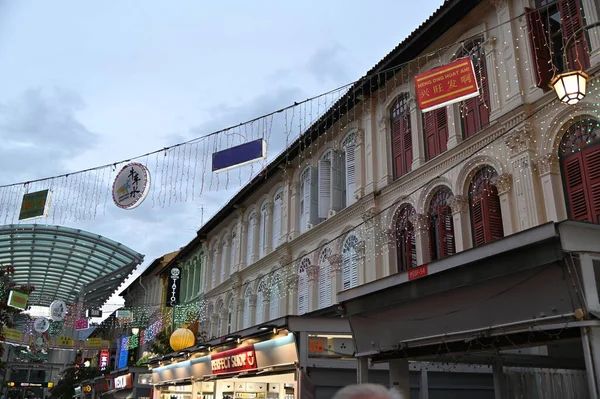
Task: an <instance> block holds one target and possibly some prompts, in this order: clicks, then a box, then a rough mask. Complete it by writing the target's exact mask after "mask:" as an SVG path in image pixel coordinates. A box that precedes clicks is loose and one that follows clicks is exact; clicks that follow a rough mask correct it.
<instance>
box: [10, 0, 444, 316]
mask: <svg viewBox="0 0 600 399" xmlns="http://www.w3.org/2000/svg"><path fill="white" fill-rule="evenodd" d="M441 3H442V0H423V1H420V2H417V3H412V2H407V1H397V0H379V1H377V2H375V3H372V4H368V3H367V2H365V1H358V0H343V1H342V0H328V1H314V0H306V1H303V2H294V3H288V2H281V1H259V2H245V1H234V2H223V3H221V4H219V2H216V1H215V2H208V1H198V0H176V1H157V0H143V1H142V0H140V1H134V0H104V1H80V0H72V1H61V0H53V1H41V0H39V1H33V0H30V1H28V0H18V1H14V0H0V143H1V144H0V184H9V183H13V182H20V181H28V180H33V179H37V178H42V177H47V176H49V175H52V174H58V173H68V172H73V171H76V170H80V169H84V168H89V167H93V166H96V165H101V164H108V163H112V162H115V161H120V160H123V159H127V158H130V157H132V156H135V155H139V154H142V153H146V152H150V151H153V150H156V149H160V148H163V147H165V146H168V145H172V144H175V143H177V142H179V141H181V140H185V139H189V138H192V137H196V136H200V135H203V134H206V133H209V132H211V131H214V130H219V129H221V128H225V127H227V126H231V125H235V124H238V123H240V122H243V121H245V120H247V119H250V118H254V117H256V116H259V115H261V114H264V113H267V112H270V111H274V110H276V109H279V108H282V107H284V106H288V105H291V104H292V103H294V102H295V101H302V100H304V99H306V98H308V97H313V96H316V95H318V94H320V93H322V92H326V91H329V90H331V89H334V88H336V87H339V86H342V85H344V84H347V83H350V82H352V81H354V80H356V79H358V78H360V77H361V76H363V75H364V74H365V73H366V71H367V70H368V69H370V68H371V67H372V66H373V65H375V63H377V62H378V61H379V60H380V59H382V58H383V57H384V56H385V55H386V54H387V53H388V52H389V51H391V50H392V48H393V47H395V46H396V45H397V44H398V43H399V42H400V41H402V40H403V39H404V38H405V37H406V36H407V35H408V34H409V33H410V32H411V31H413V30H414V29H415V28H416V27H417V26H418V25H419V24H420V23H422V22H423V21H424V20H425V19H426V18H427V17H428V16H429V15H430V14H431V13H432V12H433V11H434V10H435V9H436V8H437V7H439V5H440V4H441ZM278 133H279V132H278V131H274V132H273V134H278ZM272 139H273V140H274V141H276V144H277V145H275V146H273V148H277V149H280V148H278V147H281V146H282V145H283V144H284V143H285V141H284V140H282V139H281V137H272ZM277 140H279V141H277ZM274 155H276V154H275V153H273V152H270V153H269V158H270V159H271V158H272V157H273V156H274ZM239 188H240V186H239V184H237V185H236V184H235V179H234V180H233V183H232V184H230V185H229V186H228V190H224V189H221V190H220V191H219V192H212V193H210V194H205V195H203V196H202V197H200V198H196V199H195V201H193V202H191V201H188V202H186V203H182V204H175V205H172V206H167V207H152V206H150V205H148V204H144V205H142V207H140V208H139V210H135V211H128V212H125V211H121V210H119V209H117V208H116V207H114V206H112V207H109V208H110V209H108V210H107V212H106V213H105V214H102V215H99V216H97V217H96V219H95V220H94V221H87V222H75V223H73V222H69V223H65V225H67V226H69V227H77V228H82V229H85V230H88V231H91V232H93V233H97V234H101V235H104V236H106V237H108V238H111V239H113V240H115V241H119V242H122V243H123V244H125V245H127V246H129V247H131V248H133V249H134V250H136V251H138V252H140V253H142V254H144V255H145V256H146V260H145V262H144V264H143V265H142V267H141V268H142V269H143V268H144V267H145V266H147V265H148V264H149V263H150V262H151V261H152V260H153V259H155V258H157V257H159V256H161V255H162V254H164V253H167V252H170V251H173V250H176V249H177V248H179V247H182V246H184V245H185V244H187V243H188V242H189V241H190V240H191V239H192V238H193V237H194V235H195V230H196V229H197V228H198V227H199V225H200V207H201V206H203V207H204V217H205V219H204V220H205V221H206V219H207V218H208V217H209V216H210V215H211V214H213V213H214V212H215V211H216V210H218V209H219V208H220V207H221V206H223V205H224V204H225V202H226V201H227V200H228V199H229V198H230V197H231V196H232V195H233V194H234V193H235V192H236V191H237V190H238V189H239ZM146 202H149V201H148V200H147V201H146ZM117 302H118V301H117V299H115V298H111V300H109V303H117ZM106 310H107V311H108V310H109V308H106Z"/></svg>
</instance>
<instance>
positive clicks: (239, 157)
mask: <svg viewBox="0 0 600 399" xmlns="http://www.w3.org/2000/svg"><path fill="white" fill-rule="evenodd" d="M266 156H267V142H266V141H264V140H263V139H258V140H254V141H250V142H248V143H245V144H241V145H238V146H235V147H231V148H227V149H226V150H223V151H219V152H215V153H213V159H212V170H213V172H217V171H224V170H227V169H232V168H235V167H239V166H242V165H245V164H248V163H250V162H254V161H256V160H258V159H261V158H262V159H264V158H266Z"/></svg>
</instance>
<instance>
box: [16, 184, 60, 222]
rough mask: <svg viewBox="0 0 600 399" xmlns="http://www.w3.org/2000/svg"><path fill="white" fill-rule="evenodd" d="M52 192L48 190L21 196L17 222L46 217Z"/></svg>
mask: <svg viewBox="0 0 600 399" xmlns="http://www.w3.org/2000/svg"><path fill="white" fill-rule="evenodd" d="M51 197H52V192H51V191H49V190H42V191H36V192H34V193H27V194H24V195H23V202H21V211H20V212H19V220H30V219H36V218H40V217H42V218H45V217H48V211H49V204H50V199H51Z"/></svg>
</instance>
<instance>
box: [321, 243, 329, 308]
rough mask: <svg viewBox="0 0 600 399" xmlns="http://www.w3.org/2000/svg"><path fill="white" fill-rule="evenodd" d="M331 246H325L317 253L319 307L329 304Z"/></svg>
mask: <svg viewBox="0 0 600 399" xmlns="http://www.w3.org/2000/svg"><path fill="white" fill-rule="evenodd" d="M330 256H331V248H329V247H325V248H323V250H322V251H321V253H320V254H319V277H318V278H319V281H318V287H319V301H318V306H319V309H323V308H325V307H327V306H329V305H331V297H332V286H331V263H330V262H329V257H330Z"/></svg>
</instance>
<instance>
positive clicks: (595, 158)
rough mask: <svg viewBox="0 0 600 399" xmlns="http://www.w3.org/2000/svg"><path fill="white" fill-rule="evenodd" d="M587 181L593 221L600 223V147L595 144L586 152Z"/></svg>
mask: <svg viewBox="0 0 600 399" xmlns="http://www.w3.org/2000/svg"><path fill="white" fill-rule="evenodd" d="M584 157H585V169H586V179H585V180H586V181H587V182H588V187H589V190H588V191H589V196H588V197H589V199H590V206H589V207H588V208H589V209H590V212H591V221H593V222H595V223H600V147H598V146H594V147H592V148H590V149H589V150H588V151H586V152H585V154H584Z"/></svg>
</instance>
